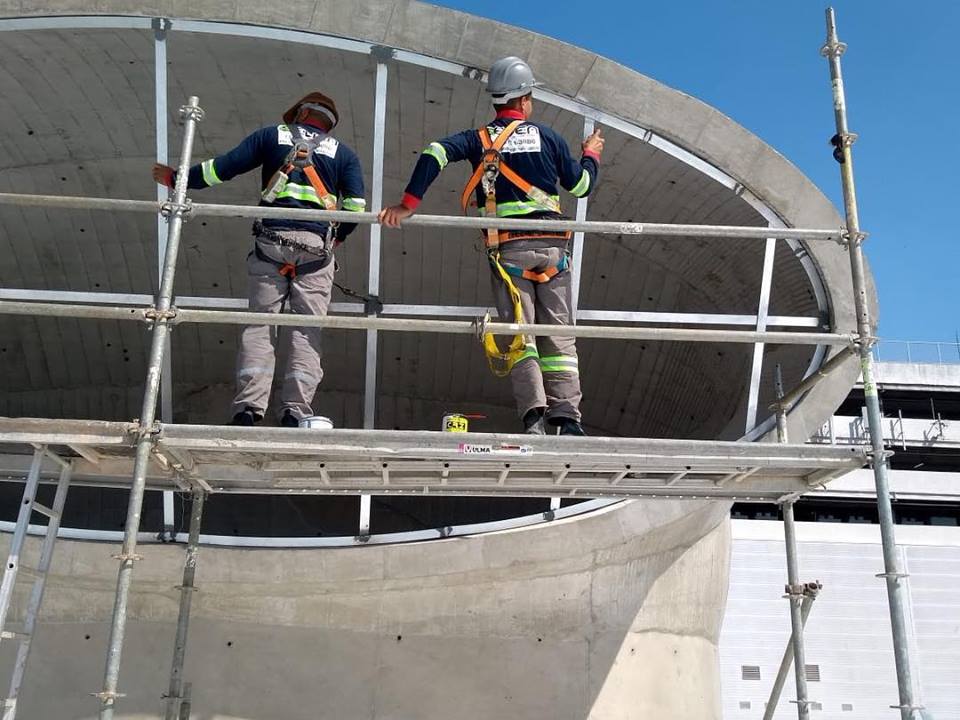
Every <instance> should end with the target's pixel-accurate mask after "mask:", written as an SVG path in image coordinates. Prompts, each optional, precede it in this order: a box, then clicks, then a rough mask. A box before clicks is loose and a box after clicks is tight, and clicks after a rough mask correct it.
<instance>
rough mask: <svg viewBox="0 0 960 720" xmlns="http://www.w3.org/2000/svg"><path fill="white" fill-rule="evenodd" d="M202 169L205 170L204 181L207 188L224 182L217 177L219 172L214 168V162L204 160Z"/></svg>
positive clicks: (201, 165) (201, 164)
mask: <svg viewBox="0 0 960 720" xmlns="http://www.w3.org/2000/svg"><path fill="white" fill-rule="evenodd" d="M200 169H201V170H203V181H204V182H205V183H206V184H207V187H213V186H214V185H219V184H220V183H222V182H223V180H221V179H220V178H219V177H218V176H217V170H216V168H215V167H214V166H213V160H204V161H203V162H202V163H200Z"/></svg>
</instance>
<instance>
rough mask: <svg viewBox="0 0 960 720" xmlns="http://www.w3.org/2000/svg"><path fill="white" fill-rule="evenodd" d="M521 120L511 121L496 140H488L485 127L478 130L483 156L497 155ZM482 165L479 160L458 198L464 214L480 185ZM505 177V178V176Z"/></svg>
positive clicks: (502, 165) (488, 134)
mask: <svg viewBox="0 0 960 720" xmlns="http://www.w3.org/2000/svg"><path fill="white" fill-rule="evenodd" d="M522 123H523V120H513V121H511V122H510V124H509V125H507V126H506V127H505V128H504V129H503V131H502V132H501V133H500V134H499V135H497V139H496V140H491V139H490V131H489V130H487V128H486V126H484V127H482V128H480V129H479V130H478V131H477V133H478V134H479V135H480V144H481V145H483V150H484V155H485V156H486V155H487V153H489V152H491V151H494V152H496V153H498V154H499V152H500V150H501V148H503V146H504V145H505V144H506V142H507V140H509V139H510V136H511V135H513V132H514V130H516V129H517V128H518V127H519V126H520V125H521V124H522ZM504 167H505V166H504V164H503V163H502V162H501V163H500V168H501V171H502V169H503V168H504ZM483 171H484V163H483V161H482V160H481V162H480V164H479V165H477V167H476V169H475V170H474V171H473V175H471V176H470V179H469V180H467V186H466V187H465V188H464V189H463V194H462V195H461V196H460V207H461V209H462V210H463V213H464V214H466V212H467V207H468V206H469V204H470V196H471V195H472V194H473V191H474V190H476V189H477V185H479V184H480V178H481V177H483ZM505 177H506V176H505Z"/></svg>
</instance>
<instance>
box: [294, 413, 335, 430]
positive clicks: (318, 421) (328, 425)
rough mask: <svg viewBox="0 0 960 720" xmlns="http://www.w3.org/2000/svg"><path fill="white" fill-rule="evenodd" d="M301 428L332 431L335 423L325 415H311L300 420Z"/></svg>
mask: <svg viewBox="0 0 960 720" xmlns="http://www.w3.org/2000/svg"><path fill="white" fill-rule="evenodd" d="M300 427H302V428H307V429H309V430H332V429H333V422H332V421H331V420H330V418H328V417H324V416H323V415H311V416H310V417H305V418H301V419H300Z"/></svg>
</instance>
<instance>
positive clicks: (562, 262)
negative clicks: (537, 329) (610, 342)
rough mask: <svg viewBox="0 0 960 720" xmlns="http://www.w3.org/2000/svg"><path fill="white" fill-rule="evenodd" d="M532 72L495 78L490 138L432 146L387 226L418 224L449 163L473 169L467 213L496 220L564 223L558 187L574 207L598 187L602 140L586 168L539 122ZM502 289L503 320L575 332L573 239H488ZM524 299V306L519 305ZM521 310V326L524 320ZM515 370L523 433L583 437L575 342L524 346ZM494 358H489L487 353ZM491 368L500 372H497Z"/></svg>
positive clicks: (504, 65) (556, 235)
mask: <svg viewBox="0 0 960 720" xmlns="http://www.w3.org/2000/svg"><path fill="white" fill-rule="evenodd" d="M536 85H537V82H536V81H535V79H534V77H533V71H532V70H531V69H530V66H529V65H527V63H525V62H524V61H523V60H521V59H520V58H517V57H506V58H502V59H500V60H498V61H497V62H495V63H494V64H493V67H491V68H490V73H489V76H488V80H487V92H488V93H489V94H490V95H491V96H492V98H493V104H494V107H495V109H496V117H495V118H494V119H493V120H492V121H491V122H490V123H489V124H488V125H487V126H486V127H484V128H480V129H479V130H465V131H463V132H460V133H457V134H456V135H451V136H449V137H446V138H444V139H442V140H439V141H437V142H433V143H430V145H429V146H428V147H427V148H426V150H424V151H423V154H421V155H420V159H419V160H418V161H417V165H416V167H415V168H414V171H413V175H412V177H411V179H410V182H409V183H408V185H407V188H406V192H405V193H404V196H403V200H402V202H401V203H400V204H398V205H394V206H392V207H388V208H386V209H384V210H383V211H382V212H381V213H380V222H381V223H382V224H384V225H386V226H387V227H398V226H399V224H400V223H401V222H402V221H403V220H404V219H405V218H408V217H410V216H411V215H413V213H414V211H415V210H416V208H417V205H418V204H419V203H420V200H421V199H422V198H423V196H424V193H426V191H427V188H428V187H429V186H430V184H431V183H432V182H433V181H434V180H435V179H436V177H437V175H439V174H440V171H441V170H443V168H444V167H446V165H447V164H448V163H451V162H457V161H460V160H468V161H469V162H470V164H471V165H472V166H473V167H474V174H473V176H472V177H471V179H470V182H469V183H468V184H467V187H466V189H465V190H464V195H463V199H462V205H463V207H464V209H466V207H467V205H468V204H471V203H472V202H473V201H474V199H475V201H476V203H477V205H478V207H479V208H480V209H481V212H482V213H486V214H490V213H496V215H497V217H517V218H558V219H559V218H561V217H562V215H561V212H560V199H559V196H558V195H557V189H556V186H557V183H558V181H559V184H560V185H561V186H562V187H563V188H564V189H566V190H567V191H568V192H570V193H571V194H572V195H574V196H575V197H584V196H586V195H587V194H589V193H590V191H591V190H593V188H594V187H595V186H596V182H597V173H598V170H599V160H600V153H601V152H602V150H603V143H604V141H603V138H602V137H601V136H600V132H599V131H595V132H593V133H592V134H591V135H590V136H589V137H588V138H587V139H586V140H585V141H584V142H583V155H582V157H581V158H580V160H579V161H577V160H575V159H574V158H573V156H572V155H571V153H570V148H569V147H568V145H567V143H566V141H565V140H564V139H563V138H562V137H560V135H559V134H557V133H556V132H555V131H553V130H552V129H551V128H549V127H547V126H545V125H540V124H537V123H533V122H530V116H531V114H532V112H533V99H532V95H531V92H532V90H533V88H534V87H535V86H536ZM485 239H486V246H487V252H488V256H489V258H490V261H491V270H492V271H493V275H492V277H493V288H494V294H495V295H496V301H497V309H498V312H499V314H500V318H501V320H504V321H506V322H523V323H534V322H536V323H542V324H551V325H571V324H573V322H574V317H573V312H572V309H571V306H572V286H571V276H570V258H569V252H568V245H569V240H570V233H567V232H550V231H529V232H521V231H496V230H488V231H485ZM517 294H519V297H518V296H517ZM517 309H519V310H520V311H521V314H522V317H517V312H516V311H517ZM517 340H518V341H519V346H518V349H517V351H516V355H515V358H516V359H515V361H513V362H512V364H511V366H510V367H509V374H510V379H511V385H512V388H513V395H514V398H515V400H516V403H517V411H518V414H519V416H520V417H521V418H522V420H523V424H524V429H525V431H526V432H527V433H530V434H537V435H539V434H545V433H546V427H547V426H551V427H556V428H559V433H560V434H561V435H583V434H585V433H584V431H583V427H582V426H581V424H580V419H581V416H580V399H581V392H580V376H579V371H578V367H577V349H576V344H575V339H574V338H573V337H537V338H533V337H525V338H523V337H519V338H517ZM488 354H489V353H488ZM491 367H492V366H491Z"/></svg>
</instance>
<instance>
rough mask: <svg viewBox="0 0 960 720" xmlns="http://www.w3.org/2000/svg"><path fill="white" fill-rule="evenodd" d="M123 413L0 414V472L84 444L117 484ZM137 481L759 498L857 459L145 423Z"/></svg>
mask: <svg viewBox="0 0 960 720" xmlns="http://www.w3.org/2000/svg"><path fill="white" fill-rule="evenodd" d="M138 433H139V425H137V424H136V423H111V422H102V421H87V420H45V419H23V418H16V419H14V418H0V446H8V450H7V452H5V453H3V454H0V476H11V477H12V476H13V475H14V474H15V473H16V472H19V470H20V466H21V465H23V463H24V462H26V459H28V457H29V456H28V455H27V449H28V448H29V447H30V445H31V444H32V443H45V444H48V445H50V446H51V447H64V448H71V447H73V448H75V447H82V448H85V449H89V450H93V451H94V452H95V453H96V454H97V455H96V456H97V458H98V462H97V463H96V464H93V463H90V462H88V461H87V460H86V459H84V458H83V457H78V458H76V459H75V460H74V465H75V468H74V474H73V477H74V483H75V484H81V485H95V486H103V487H127V486H129V484H130V468H131V466H132V462H133V455H134V451H135V447H136V442H137V438H138ZM150 435H151V436H152V439H153V441H154V455H156V456H157V457H156V458H155V461H154V462H153V463H152V464H151V468H150V471H149V473H148V476H147V486H148V487H149V488H152V489H155V490H169V489H183V488H184V487H185V486H194V487H197V486H199V487H202V488H203V489H205V490H207V491H210V492H214V493H244V494H347V495H359V494H378V495H425V494H426V495H474V496H482V495H487V496H515V497H521V496H528V497H555V496H558V495H567V496H577V497H585V498H603V497H611V498H623V497H710V498H740V499H743V500H757V501H763V500H773V499H778V498H781V497H784V496H787V495H792V494H795V493H804V492H810V491H811V490H814V489H816V488H817V487H819V486H821V485H822V484H824V483H826V482H828V481H829V480H831V479H833V478H835V477H837V476H839V475H842V474H844V473H846V472H848V471H850V470H854V469H858V468H860V467H862V466H863V465H864V464H865V463H866V461H867V454H866V452H865V450H864V448H862V447H860V446H843V447H839V446H821V445H784V444H773V443H745V442H729V441H707V440H665V439H651V438H613V437H583V438H576V437H562V438H561V437H531V436H527V435H509V434H496V433H463V434H461V433H441V432H428V431H395V430H350V429H341V430H305V429H291V428H239V427H223V426H214V425H176V424H157V425H156V426H155V427H154V428H153V429H152V432H151V433H150Z"/></svg>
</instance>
